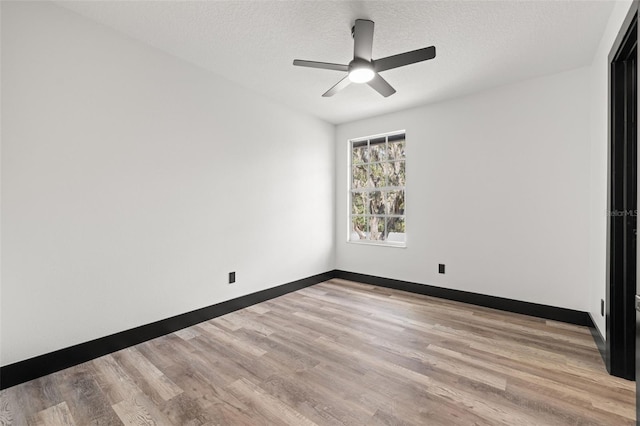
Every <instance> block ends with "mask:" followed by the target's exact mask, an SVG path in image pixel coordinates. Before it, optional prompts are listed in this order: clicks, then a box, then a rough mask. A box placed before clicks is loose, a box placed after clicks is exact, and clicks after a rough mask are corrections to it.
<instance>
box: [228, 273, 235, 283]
mask: <svg viewBox="0 0 640 426" xmlns="http://www.w3.org/2000/svg"><path fill="white" fill-rule="evenodd" d="M235 282H236V273H235V272H229V284H233V283H235Z"/></svg>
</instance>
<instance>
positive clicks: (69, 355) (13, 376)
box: [0, 271, 334, 389]
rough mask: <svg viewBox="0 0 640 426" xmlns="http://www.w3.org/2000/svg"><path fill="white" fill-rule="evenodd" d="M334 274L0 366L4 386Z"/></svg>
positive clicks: (142, 340) (127, 345) (171, 331)
mask: <svg viewBox="0 0 640 426" xmlns="http://www.w3.org/2000/svg"><path fill="white" fill-rule="evenodd" d="M333 276H334V274H333V271H331V272H326V273H323V274H318V275H314V276H312V277H308V278H304V279H301V280H298V281H294V282H290V283H288V284H283V285H280V286H277V287H273V288H269V289H266V290H262V291H259V292H256V293H252V294H248V295H246V296H242V297H238V298H236V299H232V300H227V301H226V302H221V303H218V304H215V305H211V306H207V307H205V308H201V309H198V310H195V311H191V312H187V313H184V314H181V315H177V316H174V317H171V318H167V319H164V320H160V321H156V322H153V323H151V324H146V325H143V326H140V327H136V328H132V329H130V330H126V331H123V332H120V333H115V334H112V335H110V336H106V337H101V338H99V339H95V340H91V341H89V342H85V343H80V344H78V345H75V346H71V347H68V348H64V349H60V350H57V351H55V352H50V353H47V354H44V355H40V356H37V357H34V358H29V359H26V360H24V361H19V362H16V363H13V364H9V365H6V366H3V367H0V389H6V388H9V387H11V386H15V385H18V384H20V383H24V382H27V381H29V380H33V379H37V378H38V377H42V376H45V375H47V374H51V373H55V372H56V371H60V370H63V369H65V368H69V367H73V366H74V365H78V364H81V363H83V362H87V361H90V360H92V359H95V358H98V357H101V356H103V355H107V354H110V353H112V352H116V351H119V350H121V349H124V348H128V347H130V346H134V345H137V344H139V343H142V342H145V341H147V340H151V339H155V338H156V337H160V336H163V335H165V334H168V333H173V332H174V331H178V330H181V329H183V328H186V327H190V326H192V325H195V324H198V323H200V322H203V321H208V320H210V319H212V318H216V317H219V316H221V315H225V314H228V313H230V312H233V311H237V310H238V309H243V308H246V307H248V306H251V305H255V304H256V303H260V302H264V301H266V300H269V299H273V298H275V297H278V296H282V295H284V294H287V293H290V292H292V291H296V290H300V289H301V288H305V287H309V286H312V285H314V284H317V283H320V282H323V281H327V280H330V279H331V278H333Z"/></svg>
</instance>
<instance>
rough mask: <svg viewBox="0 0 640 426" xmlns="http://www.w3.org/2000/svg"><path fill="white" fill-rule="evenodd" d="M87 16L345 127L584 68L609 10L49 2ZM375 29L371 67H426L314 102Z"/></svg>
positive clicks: (495, 4) (539, 5) (529, 4)
mask: <svg viewBox="0 0 640 426" xmlns="http://www.w3.org/2000/svg"><path fill="white" fill-rule="evenodd" d="M58 4H61V5H63V6H65V7H67V8H69V9H72V10H74V11H76V12H78V13H80V14H82V15H84V16H86V17H89V18H91V19H94V20H96V21H98V22H101V23H104V24H105V25H107V26H110V27H112V28H114V29H117V30H119V31H122V32H124V33H126V34H128V35H130V36H131V37H133V38H136V39H139V40H142V41H143V42H146V43H148V44H150V45H152V46H155V47H157V48H158V49H161V50H163V51H165V52H168V53H170V54H173V55H175V56H177V57H180V58H182V59H184V60H187V61H190V62H192V63H195V64H197V65H199V66H202V67H204V68H207V69H209V70H211V71H212V72H214V73H216V74H218V75H220V76H223V77H224V78H226V79H228V80H231V81H234V82H236V83H239V84H240V85H242V86H245V87H247V88H249V89H251V90H254V91H256V92H259V93H261V94H263V95H265V96H267V97H269V98H271V99H274V100H277V101H279V102H282V103H284V104H287V105H289V106H291V107H293V108H297V109H300V110H303V111H306V112H308V113H311V114H313V115H315V116H317V117H319V118H321V119H324V120H326V121H328V122H331V123H335V124H338V123H343V122H347V121H352V120H356V119H360V118H364V117H371V116H375V115H379V114H384V113H388V112H392V111H397V110H401V109H405V108H408V107H412V106H416V105H422V104H426V103H430V102H436V101H441V100H444V99H448V98H452V97H457V96H461V95H464V94H468V93H472V92H476V91H479V90H483V89H487V88H491V87H495V86H499V85H502V84H507V83H511V82H516V81H520V80H524V79H527V78H531V77H535V76H540V75H545V74H550V73H555V72H560V71H563V70H569V69H572V68H577V67H580V66H585V65H588V64H590V63H591V61H592V58H593V55H594V53H595V50H596V48H597V45H598V42H599V40H600V37H601V35H602V33H603V31H604V28H605V25H606V22H607V19H608V17H609V14H610V13H611V10H612V8H613V2H610V1H576V0H570V1H405V2H399V1H360V2H355V1H300V0H297V1H157V0H156V1H142V2H139V1H86V0H85V1H79V2H66V1H59V2H58ZM358 18H362V19H370V20H373V21H374V22H375V33H374V40H373V57H374V59H376V58H380V57H385V56H389V55H394V54H397V53H401V52H405V51H408V50H413V49H418V48H421V47H426V46H431V45H435V46H436V49H437V56H436V58H435V59H433V60H430V61H427V62H422V63H418V64H413V65H409V66H407V67H403V68H398V69H394V70H389V71H385V72H383V73H381V75H382V76H383V77H384V78H385V79H386V80H387V81H388V82H389V83H390V84H391V85H392V86H393V87H395V89H396V90H397V93H396V94H394V95H392V96H390V97H388V98H383V97H382V96H380V95H379V94H378V93H376V92H375V91H374V90H373V89H371V88H369V87H368V86H366V85H351V86H349V87H347V88H346V89H345V90H343V91H342V92H340V93H338V94H337V95H335V96H333V97H331V98H323V97H321V95H322V93H324V92H325V91H326V90H327V89H329V88H330V87H331V86H333V85H334V84H335V83H336V82H337V81H338V80H340V79H341V78H342V77H343V75H344V74H343V73H340V72H338V71H328V70H319V69H311V68H302V67H294V66H293V65H292V61H293V59H307V60H314V61H322V62H336V63H343V64H348V63H349V61H350V60H351V59H352V56H353V39H352V38H351V26H352V25H353V21H354V20H355V19H358Z"/></svg>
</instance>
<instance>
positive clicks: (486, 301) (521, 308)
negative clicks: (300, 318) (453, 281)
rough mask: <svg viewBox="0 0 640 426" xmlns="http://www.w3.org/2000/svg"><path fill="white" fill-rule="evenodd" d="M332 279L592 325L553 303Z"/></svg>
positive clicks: (376, 280)
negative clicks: (552, 304)
mask: <svg viewBox="0 0 640 426" xmlns="http://www.w3.org/2000/svg"><path fill="white" fill-rule="evenodd" d="M333 273H334V277H335V278H342V279H345V280H350V281H357V282H361V283H366V284H372V285H376V286H380V287H388V288H393V289H396V290H404V291H408V292H411V293H418V294H424V295H426V296H433V297H439V298H442V299H449V300H455V301H458V302H464V303H469V304H472V305H478V306H484V307H486V308H493V309H499V310H501V311H507V312H514V313H517V314H524V315H530V316H533V317H538V318H544V319H549V320H554V321H562V322H566V323H570V324H576V325H582V326H587V327H591V326H593V322H592V321H591V317H590V316H589V314H588V313H586V312H582V311H575V310H573V309H566V308H558V307H555V306H547V305H540V304H537V303H530V302H523V301H520V300H513V299H506V298H504V297H496V296H487V295H485V294H479V293H470V292H467V291H461V290H452V289H448V288H443V287H435V286H431V285H426V284H417V283H412V282H408V281H399V280H394V279H390V278H381V277H376V276H373V275H365V274H358V273H355V272H347V271H340V270H335V271H333Z"/></svg>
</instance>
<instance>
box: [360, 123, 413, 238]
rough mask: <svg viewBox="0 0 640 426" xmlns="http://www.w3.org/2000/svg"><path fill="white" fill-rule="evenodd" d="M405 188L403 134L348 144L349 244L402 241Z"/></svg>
mask: <svg viewBox="0 0 640 426" xmlns="http://www.w3.org/2000/svg"><path fill="white" fill-rule="evenodd" d="M405 185H406V167H405V135H404V133H396V134H390V135H385V136H381V137H375V138H372V139H364V140H363V139H360V140H355V141H351V192H350V195H351V197H350V200H351V208H350V215H351V223H350V240H351V241H358V240H369V241H379V242H384V241H387V239H388V237H389V234H390V233H395V234H398V235H401V240H400V241H404V234H405V232H406V230H405ZM394 241H398V239H394Z"/></svg>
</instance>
